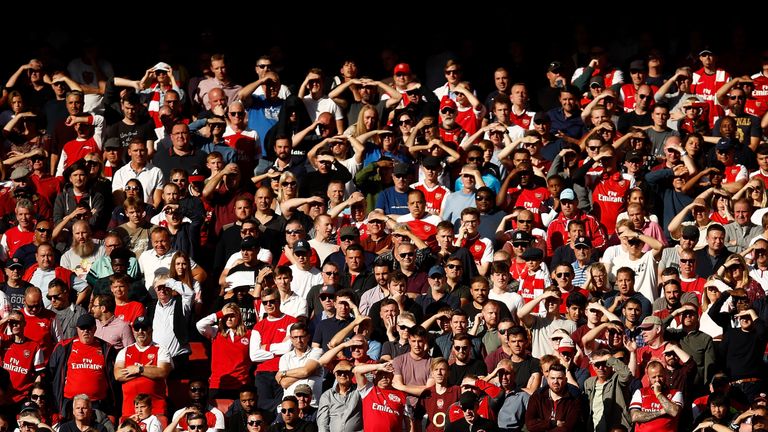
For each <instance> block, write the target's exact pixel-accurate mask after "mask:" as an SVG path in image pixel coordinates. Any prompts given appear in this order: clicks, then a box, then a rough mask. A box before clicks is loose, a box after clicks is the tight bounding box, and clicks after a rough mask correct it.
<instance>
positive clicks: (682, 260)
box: [680, 258, 696, 264]
mask: <svg viewBox="0 0 768 432" xmlns="http://www.w3.org/2000/svg"><path fill="white" fill-rule="evenodd" d="M695 262H696V260H695V259H694V258H680V264H693V263H695Z"/></svg>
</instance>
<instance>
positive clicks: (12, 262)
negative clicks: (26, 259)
mask: <svg viewBox="0 0 768 432" xmlns="http://www.w3.org/2000/svg"><path fill="white" fill-rule="evenodd" d="M5 268H7V269H12V268H19V269H22V268H24V264H22V263H21V261H20V260H19V258H18V257H13V258H11V259H9V260H8V261H7V262H6V264H5Z"/></svg>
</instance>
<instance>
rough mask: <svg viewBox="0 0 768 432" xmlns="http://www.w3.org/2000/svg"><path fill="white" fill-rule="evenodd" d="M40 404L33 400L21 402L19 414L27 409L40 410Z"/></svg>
mask: <svg viewBox="0 0 768 432" xmlns="http://www.w3.org/2000/svg"><path fill="white" fill-rule="evenodd" d="M39 410H40V405H38V404H36V403H34V402H32V401H26V402H24V403H23V404H21V409H20V410H19V414H21V413H23V412H27V411H39Z"/></svg>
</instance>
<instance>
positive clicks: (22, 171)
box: [11, 166, 32, 180]
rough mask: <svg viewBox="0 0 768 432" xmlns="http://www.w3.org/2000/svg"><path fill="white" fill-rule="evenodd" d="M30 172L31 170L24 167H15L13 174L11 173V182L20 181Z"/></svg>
mask: <svg viewBox="0 0 768 432" xmlns="http://www.w3.org/2000/svg"><path fill="white" fill-rule="evenodd" d="M31 172H32V170H30V169H29V168H27V167H25V166H20V167H16V168H15V169H14V170H13V172H11V180H21V179H23V178H24V177H26V176H28V175H29V173H31Z"/></svg>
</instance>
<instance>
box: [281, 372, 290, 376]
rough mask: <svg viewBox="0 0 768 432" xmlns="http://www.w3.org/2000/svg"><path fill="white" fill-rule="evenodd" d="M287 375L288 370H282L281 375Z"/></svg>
mask: <svg viewBox="0 0 768 432" xmlns="http://www.w3.org/2000/svg"><path fill="white" fill-rule="evenodd" d="M286 375H288V371H282V372H281V373H280V376H281V377H285V376H286Z"/></svg>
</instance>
